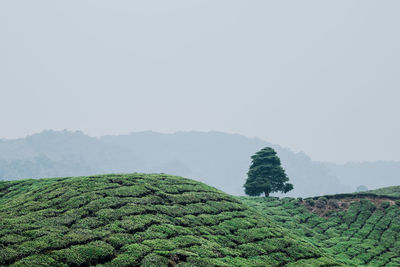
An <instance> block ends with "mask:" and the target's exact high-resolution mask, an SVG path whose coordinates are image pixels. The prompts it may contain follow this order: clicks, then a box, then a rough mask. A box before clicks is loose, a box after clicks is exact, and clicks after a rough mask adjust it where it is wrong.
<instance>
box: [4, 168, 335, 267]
mask: <svg viewBox="0 0 400 267" xmlns="http://www.w3.org/2000/svg"><path fill="white" fill-rule="evenodd" d="M262 212H263V213H264V211H262ZM275 221H278V220H275ZM279 224H280V222H279ZM287 228H288V227H287ZM0 229H1V230H0V265H1V266H8V265H10V266H89V265H97V266H139V265H141V266H282V265H286V266H291V265H295V266H299V265H301V266H319V265H324V266H331V265H336V264H337V262H335V260H333V258H332V257H331V256H329V255H328V254H327V253H326V252H324V251H323V250H322V249H320V248H318V247H317V245H318V244H317V243H316V244H314V245H313V244H312V243H311V242H310V241H307V240H306V239H304V238H302V237H300V236H299V235H298V234H296V233H294V232H293V231H292V230H288V229H284V228H282V227H281V226H279V225H278V224H277V223H275V222H273V220H272V219H270V218H269V216H265V215H263V214H262V213H259V212H258V211H256V210H254V209H251V208H248V206H246V205H245V204H243V203H242V202H241V201H240V200H238V199H237V198H234V197H231V196H229V195H227V194H225V193H223V192H221V191H219V190H217V189H214V188H212V187H209V186H206V185H204V184H202V183H199V182H196V181H193V180H189V179H184V178H180V177H175V176H167V175H162V174H160V175H155V174H154V175H144V174H130V175H100V176H90V177H75V178H52V179H39V180H32V179H31V180H20V181H9V182H0ZM310 240H311V239H310ZM311 241H313V240H311Z"/></svg>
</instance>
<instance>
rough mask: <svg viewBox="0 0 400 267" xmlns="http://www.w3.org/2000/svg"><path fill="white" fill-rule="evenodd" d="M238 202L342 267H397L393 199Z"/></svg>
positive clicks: (399, 234) (399, 227)
mask: <svg viewBox="0 0 400 267" xmlns="http://www.w3.org/2000/svg"><path fill="white" fill-rule="evenodd" d="M241 200H242V201H243V202H245V203H246V204H248V205H249V206H251V207H253V208H255V209H257V210H258V211H260V212H262V213H263V214H264V215H265V216H266V217H267V218H270V219H272V220H274V221H275V222H276V223H279V224H280V225H281V226H283V227H285V228H286V229H289V230H292V231H294V232H296V233H297V234H299V235H301V236H304V237H305V238H307V240H308V241H310V242H311V243H313V244H314V245H316V246H319V247H320V248H322V249H324V250H325V251H326V252H327V253H329V254H331V255H334V256H335V258H336V259H338V260H340V261H341V262H343V263H345V264H348V265H353V266H354V265H362V266H400V208H399V206H398V204H399V202H398V201H397V202H396V201H395V200H394V199H393V197H385V196H381V197H378V196H373V197H371V196H367V195H365V196H364V197H363V196H360V195H359V194H358V195H357V197H353V198H351V197H347V198H342V197H340V196H330V197H329V198H327V197H321V198H318V199H317V198H316V199H311V198H310V199H306V200H302V199H292V198H285V199H277V198H247V197H242V198H241ZM343 203H347V204H348V206H347V205H344V204H343ZM396 203H397V204H396ZM311 211H314V212H311ZM321 215H322V216H321Z"/></svg>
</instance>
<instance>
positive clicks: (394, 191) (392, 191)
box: [368, 186, 400, 198]
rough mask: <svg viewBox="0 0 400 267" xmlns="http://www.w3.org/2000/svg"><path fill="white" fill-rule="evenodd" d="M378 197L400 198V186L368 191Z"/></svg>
mask: <svg viewBox="0 0 400 267" xmlns="http://www.w3.org/2000/svg"><path fill="white" fill-rule="evenodd" d="M368 192H371V193H373V194H377V195H384V196H392V197H399V198H400V186H389V187H384V188H380V189H376V190H371V191H368Z"/></svg>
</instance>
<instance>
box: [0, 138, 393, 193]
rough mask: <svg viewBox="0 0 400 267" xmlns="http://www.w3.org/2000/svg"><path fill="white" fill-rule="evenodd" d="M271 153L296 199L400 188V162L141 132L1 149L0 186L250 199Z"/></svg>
mask: <svg viewBox="0 0 400 267" xmlns="http://www.w3.org/2000/svg"><path fill="white" fill-rule="evenodd" d="M265 146H271V147H273V148H274V149H276V151H277V152H278V155H279V157H280V158H281V161H282V164H283V167H284V168H285V170H286V172H287V174H288V176H289V178H290V180H291V182H292V183H293V184H294V186H295V189H294V190H293V191H292V192H290V194H288V195H290V196H313V195H322V194H333V193H339V192H351V191H354V190H355V188H356V187H357V186H359V185H361V184H363V185H366V186H367V187H368V188H369V189H373V188H377V187H381V186H390V185H395V184H398V182H397V181H396V177H400V163H399V162H371V163H348V164H344V165H337V164H331V163H321V162H316V161H313V160H311V159H310V157H308V156H307V155H306V154H304V153H302V152H300V153H295V152H293V151H291V150H290V149H287V148H282V147H280V146H279V145H276V144H271V143H268V142H266V141H263V140H261V139H257V138H248V137H245V136H241V135H237V134H226V133H221V132H178V133H174V134H162V133H155V132H150V131H148V132H137V133H131V134H127V135H114V136H102V137H100V138H95V137H90V136H87V135H85V134H84V133H82V132H70V131H43V132H41V133H38V134H34V135H31V136H28V137H26V138H21V139H14V140H6V139H3V140H1V141H0V179H4V180H10V179H21V178H41V177H62V176H79V175H91V174H101V173H121V172H124V173H128V172H146V173H168V174H174V175H180V176H184V177H188V178H192V179H195V180H199V181H201V182H204V183H207V184H209V185H212V186H215V187H217V188H219V189H221V190H223V191H225V192H227V193H230V194H234V195H242V194H243V187H242V186H243V184H244V181H245V179H246V173H247V170H248V167H249V165H250V156H251V155H253V154H254V153H255V152H256V151H258V150H259V149H261V148H263V147H265Z"/></svg>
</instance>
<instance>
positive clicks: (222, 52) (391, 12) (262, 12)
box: [0, 0, 400, 162]
mask: <svg viewBox="0 0 400 267" xmlns="http://www.w3.org/2000/svg"><path fill="white" fill-rule="evenodd" d="M399 12H400V1H397V0H393V1H367V0H360V1H350V0H343V1H342V0H335V1H320V0H315V1H311V0H309V1H299V0H293V1H266V0H262V1H254V0H252V1H244V0H243V1H234V0H227V1H215V0H213V1H205V0H202V1H188V0H182V1H164V0H162V1H82V0H79V1H53V0H49V1H31V0H29V1H17V0H3V1H0V125H1V126H0V127H1V128H0V129H1V130H0V138H15V137H22V136H25V135H28V134H32V133H35V132H38V131H41V130H43V129H65V128H67V129H70V130H82V131H84V132H85V133H87V134H89V135H94V136H99V135H104V134H122V133H128V132H132V131H142V130H153V131H160V132H174V131H186V130H201V131H209V130H218V131H224V132H231V133H240V134H244V135H246V136H252V137H253V136H254V137H260V138H262V139H265V140H267V141H270V142H273V143H277V144H280V145H282V146H285V147H289V148H292V149H294V150H295V151H300V150H301V151H304V152H305V153H307V154H309V155H310V156H311V157H312V158H313V159H315V160H324V161H334V162H343V161H362V160H378V159H383V160H397V161H400V141H399V140H400V139H399V138H400V123H399V115H400V105H399V102H400V50H399V49H400V34H399V33H400V29H399V28H400V16H399Z"/></svg>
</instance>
